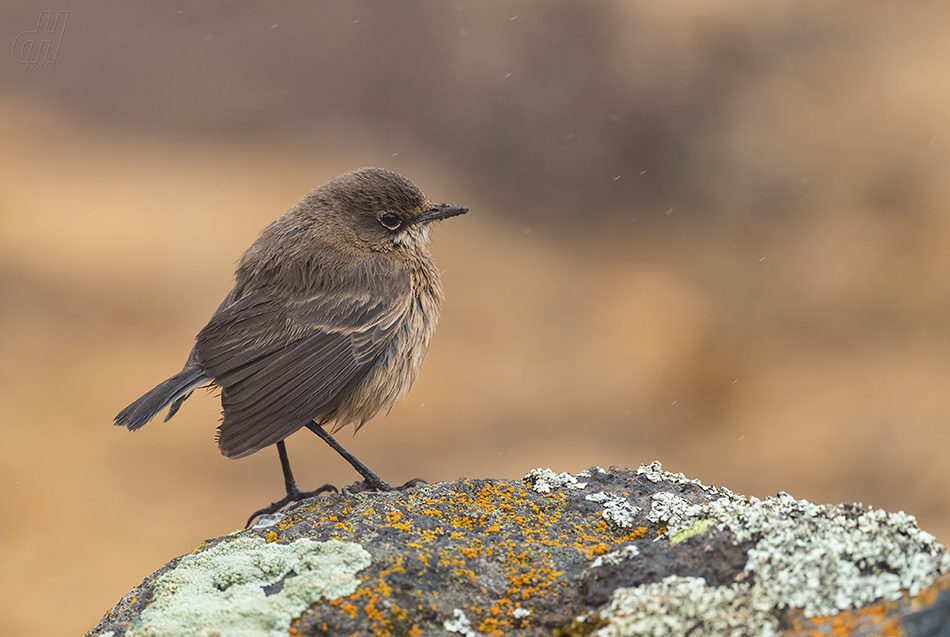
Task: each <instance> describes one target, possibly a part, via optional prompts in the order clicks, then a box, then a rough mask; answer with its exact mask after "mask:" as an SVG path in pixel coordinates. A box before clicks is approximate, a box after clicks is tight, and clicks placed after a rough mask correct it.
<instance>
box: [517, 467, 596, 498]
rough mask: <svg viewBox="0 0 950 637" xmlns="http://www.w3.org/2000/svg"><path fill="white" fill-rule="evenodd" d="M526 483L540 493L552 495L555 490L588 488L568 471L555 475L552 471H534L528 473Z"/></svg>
mask: <svg viewBox="0 0 950 637" xmlns="http://www.w3.org/2000/svg"><path fill="white" fill-rule="evenodd" d="M578 475H580V474H578ZM524 481H525V484H527V485H528V486H530V487H531V488H532V489H534V490H535V491H537V492H538V493H551V491H553V490H555V489H583V488H584V487H586V486H587V483H586V482H579V481H578V479H577V478H576V477H575V476H572V475H571V474H569V473H567V472H566V471H562V472H561V473H554V472H553V471H551V470H550V469H534V470H533V471H530V472H528V474H527V475H526V476H525V477H524Z"/></svg>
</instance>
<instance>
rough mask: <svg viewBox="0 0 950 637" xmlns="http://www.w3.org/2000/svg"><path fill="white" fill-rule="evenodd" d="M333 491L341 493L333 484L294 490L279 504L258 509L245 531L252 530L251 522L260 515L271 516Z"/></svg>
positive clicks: (271, 504)
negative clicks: (310, 489)
mask: <svg viewBox="0 0 950 637" xmlns="http://www.w3.org/2000/svg"><path fill="white" fill-rule="evenodd" d="M328 491H331V492H333V493H339V490H338V489H337V488H336V487H335V486H333V485H332V484H325V485H323V486H322V487H318V488H316V489H314V490H313V491H301V490H300V489H294V490H293V491H290V492H288V493H287V495H286V496H284V497H283V498H281V499H280V500H278V501H277V502H271V503H270V504H269V505H267V506H266V507H264V508H263V509H258V510H257V511H255V512H254V513H252V514H251V517H249V518H248V519H247V524H245V525H244V528H245V529H249V528H251V522H253V521H254V518H256V517H258V516H260V515H269V514H272V513H277V512H278V511H280V510H281V509H282V508H284V507H285V506H287V505H288V504H291V503H292V502H300V501H301V500H306V499H307V498H312V497H315V496H318V495H320V494H321V493H326V492H328Z"/></svg>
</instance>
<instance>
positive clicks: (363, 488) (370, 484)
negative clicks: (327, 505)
mask: <svg viewBox="0 0 950 637" xmlns="http://www.w3.org/2000/svg"><path fill="white" fill-rule="evenodd" d="M374 477H375V478H376V479H375V480H373V479H369V480H360V481H359V482H354V483H353V484H351V485H349V486H347V487H343V491H344V493H348V494H354V493H364V492H367V491H376V492H380V493H382V492H387V491H405V490H406V489H411V488H412V487H414V486H416V485H418V484H428V482H426V481H425V480H423V479H422V478H413V479H412V480H410V481H408V482H407V483H406V484H403V485H401V486H398V487H394V486H392V485H390V484H388V483H386V482H383V481H382V480H380V479H379V477H378V476H374Z"/></svg>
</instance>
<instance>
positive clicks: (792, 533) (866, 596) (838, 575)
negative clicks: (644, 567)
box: [641, 463, 950, 617]
mask: <svg viewBox="0 0 950 637" xmlns="http://www.w3.org/2000/svg"><path fill="white" fill-rule="evenodd" d="M641 469H643V467H641ZM648 471H649V473H650V475H652V476H654V477H656V476H657V475H660V474H659V472H660V471H661V469H660V467H659V463H653V464H652V465H650V466H649V469H648ZM663 474H665V475H672V476H674V477H675V478H676V481H677V482H680V483H681V482H682V480H685V478H682V474H666V472H663ZM649 479H651V480H652V479H653V478H649ZM703 488H704V489H705V490H706V491H707V493H708V494H709V495H710V496H719V497H718V498H716V499H715V500H714V501H712V502H708V503H703V504H691V503H689V502H688V501H687V500H685V499H683V498H682V497H680V496H678V495H676V494H673V493H657V494H654V495H653V497H652V500H653V504H652V508H651V510H650V513H649V514H648V516H647V517H648V519H650V520H651V521H653V522H662V523H664V524H665V525H666V526H667V537H669V538H671V541H673V540H678V539H680V538H682V537H683V535H684V534H686V533H691V531H692V530H695V529H696V528H697V526H696V525H697V524H700V523H702V524H704V525H705V526H707V527H711V526H713V525H714V524H715V523H716V521H718V522H719V523H720V524H721V525H722V528H726V529H728V530H729V531H731V533H732V535H733V538H734V542H735V543H736V544H739V543H742V542H748V541H753V540H754V541H756V544H755V546H754V547H753V548H752V549H750V550H749V552H748V560H747V562H746V566H745V570H746V571H747V572H750V573H753V574H754V575H755V578H754V581H755V584H754V586H753V587H752V588H751V589H750V596H751V599H752V600H753V603H754V604H755V607H756V608H758V609H761V610H768V609H773V608H787V607H791V608H801V609H802V610H803V611H804V612H805V614H806V615H807V616H810V617H814V616H820V615H831V614H834V613H837V612H839V611H842V610H847V609H849V608H854V607H860V606H863V605H865V604H868V603H870V602H873V601H875V600H878V599H888V600H893V599H897V598H899V597H900V596H901V595H902V594H903V591H907V592H909V593H910V595H912V596H913V595H916V594H917V593H918V592H919V591H920V590H921V589H923V588H925V587H927V586H930V585H931V584H933V582H934V581H935V580H936V578H937V577H938V576H939V575H941V574H942V573H944V572H946V571H947V570H948V569H950V555H948V554H947V552H946V550H945V549H944V547H943V546H942V545H941V544H939V543H938V542H937V541H936V539H935V538H934V537H933V536H932V535H930V534H929V533H926V532H925V531H922V530H920V528H918V526H917V521H916V519H915V518H914V517H913V516H911V515H907V514H906V513H904V512H898V513H887V512H886V511H882V510H879V509H868V510H866V511H865V510H864V509H863V508H862V507H861V505H858V504H855V505H839V506H832V505H818V504H813V503H811V502H808V501H806V500H796V499H795V498H793V497H792V496H790V495H789V494H787V493H780V494H779V495H778V496H777V497H774V498H767V499H766V500H764V501H760V500H758V499H757V498H748V499H746V498H743V497H741V496H738V495H736V494H734V493H732V492H731V491H729V490H728V489H722V488H714V487H703ZM710 499H711V500H712V498H710ZM692 535H695V533H692Z"/></svg>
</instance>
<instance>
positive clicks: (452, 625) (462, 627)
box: [442, 608, 476, 637]
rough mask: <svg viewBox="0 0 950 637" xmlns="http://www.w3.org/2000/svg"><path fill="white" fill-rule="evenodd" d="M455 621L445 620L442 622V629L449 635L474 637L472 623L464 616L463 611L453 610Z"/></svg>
mask: <svg viewBox="0 0 950 637" xmlns="http://www.w3.org/2000/svg"><path fill="white" fill-rule="evenodd" d="M453 614H454V615H455V619H446V620H445V621H444V622H442V627H443V628H445V629H446V630H447V631H449V632H450V633H456V634H458V635H462V637H475V635H476V633H475V631H474V630H472V622H471V621H469V619H468V617H466V616H465V611H463V610H461V609H458V608H456V609H454V610H453Z"/></svg>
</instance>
